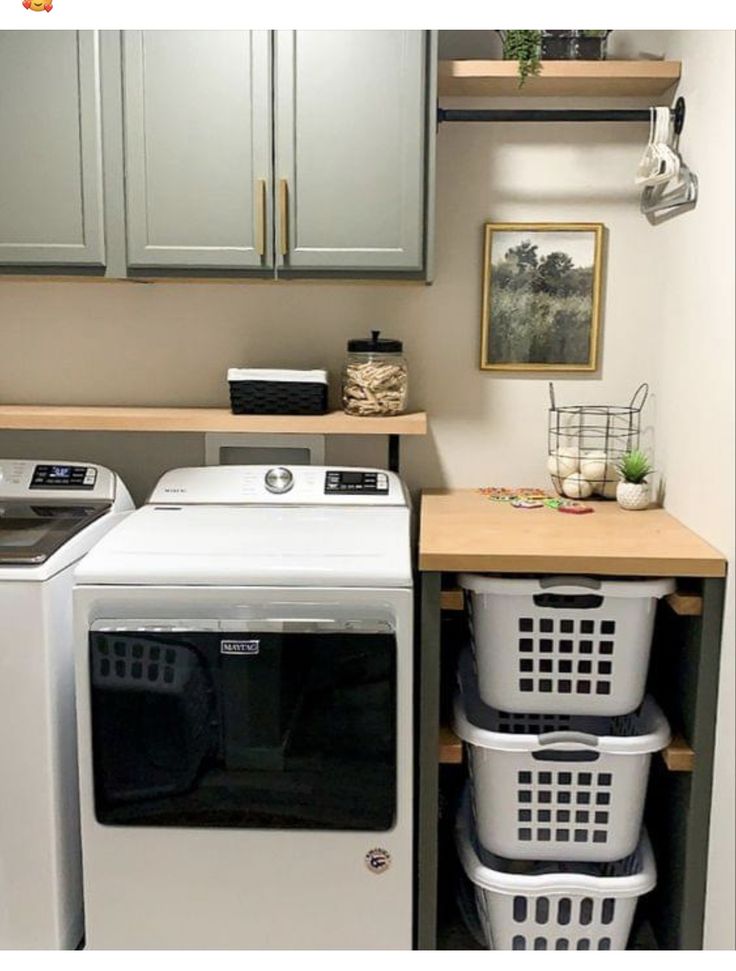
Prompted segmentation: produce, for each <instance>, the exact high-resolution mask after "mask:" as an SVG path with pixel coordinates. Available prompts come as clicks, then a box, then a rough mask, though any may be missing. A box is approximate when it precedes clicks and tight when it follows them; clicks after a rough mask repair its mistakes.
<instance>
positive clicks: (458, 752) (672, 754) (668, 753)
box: [439, 725, 695, 772]
mask: <svg viewBox="0 0 736 971" xmlns="http://www.w3.org/2000/svg"><path fill="white" fill-rule="evenodd" d="M662 759H663V760H664V764H665V765H666V766H667V768H668V769H669V771H670V772H692V771H693V768H694V766H695V752H693V750H692V749H691V748H690V746H689V745H688V743H687V742H686V741H685V739H684V738H683V737H682V736H681V735H675V736H674V738H673V739H672V741H671V742H670V743H669V745H668V746H667V747H666V748H664V749H662ZM439 761H440V763H441V764H442V765H460V764H461V763H462V761H463V743H462V742H461V741H460V739H459V738H458V737H457V735H456V734H455V733H454V732H453V730H452V729H451V728H449V727H448V726H447V725H443V726H442V727H441V728H440V738H439Z"/></svg>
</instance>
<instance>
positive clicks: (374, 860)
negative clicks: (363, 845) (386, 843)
mask: <svg viewBox="0 0 736 971" xmlns="http://www.w3.org/2000/svg"><path fill="white" fill-rule="evenodd" d="M364 859H365V865H366V866H367V867H368V869H369V870H370V871H371V873H385V872H386V870H388V868H389V867H390V866H391V854H390V853H389V851H388V850H384V849H383V848H382V847H380V846H376V847H375V848H374V849H372V850H368V852H367V853H366V855H365V857H364Z"/></svg>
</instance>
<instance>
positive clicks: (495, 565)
mask: <svg viewBox="0 0 736 971" xmlns="http://www.w3.org/2000/svg"><path fill="white" fill-rule="evenodd" d="M590 505H592V506H593V508H594V509H595V512H593V513H589V514H587V515H583V516H573V515H569V514H566V513H560V512H558V511H557V510H555V509H548V508H547V507H544V508H541V509H516V508H514V507H512V506H511V504H510V503H505V502H494V501H492V500H490V499H487V498H486V497H485V496H483V495H482V494H481V493H480V492H479V491H478V490H477V489H452V490H429V491H426V492H424V493H422V507H421V527H420V536H419V569H420V570H422V571H435V572H442V571H447V572H457V571H462V570H468V571H473V572H479V573H585V574H601V575H607V576H673V577H723V576H725V575H726V560H725V557H724V556H723V555H722V554H721V553H719V552H718V550H716V549H714V548H713V547H712V546H710V545H709V544H708V543H706V542H705V540H702V539H701V538H700V537H699V536H698V535H696V534H695V533H693V532H692V530H690V529H688V528H687V527H686V526H683V524H682V523H681V522H680V521H679V520H677V519H675V518H674V516H671V515H670V514H669V513H668V512H666V511H665V510H664V509H657V508H652V509H645V510H642V511H638V512H631V511H627V510H625V509H621V508H620V507H619V505H618V503H616V502H613V501H598V502H591V503H590Z"/></svg>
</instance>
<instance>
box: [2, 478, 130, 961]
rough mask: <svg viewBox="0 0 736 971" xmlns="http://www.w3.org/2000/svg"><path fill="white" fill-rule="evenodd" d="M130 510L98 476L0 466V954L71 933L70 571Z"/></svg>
mask: <svg viewBox="0 0 736 971" xmlns="http://www.w3.org/2000/svg"><path fill="white" fill-rule="evenodd" d="M132 509H133V503H132V501H131V499H130V496H129V495H128V492H127V490H126V488H125V486H124V485H123V484H122V482H121V481H120V479H119V478H118V477H117V476H116V475H115V474H114V473H113V472H111V471H110V470H109V469H105V468H102V467H101V466H98V465H83V464H80V463H65V462H51V461H44V462H29V461H25V460H21V459H0V780H1V781H0V785H1V786H2V791H1V792H0V950H2V949H11V948H12V949H16V948H17V949H27V948H42V949H52V948H74V947H76V946H77V945H78V944H79V942H80V940H81V938H82V934H83V926H82V877H81V859H80V846H79V808H78V794H77V758H76V720H75V714H74V651H73V644H72V586H73V583H72V574H73V568H74V565H75V564H76V563H77V562H78V561H79V560H80V559H81V557H82V556H83V555H84V554H85V553H86V552H87V551H88V550H89V549H90V548H91V547H92V546H93V545H94V544H95V543H96V542H97V540H98V539H99V538H100V537H101V536H102V535H103V534H104V533H106V532H107V531H108V530H109V529H110V528H111V527H112V526H113V525H114V524H115V523H116V522H118V521H119V520H120V519H121V517H122V516H123V515H125V514H126V513H128V512H130V511H131V510H132Z"/></svg>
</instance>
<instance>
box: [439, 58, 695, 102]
mask: <svg viewBox="0 0 736 971" xmlns="http://www.w3.org/2000/svg"><path fill="white" fill-rule="evenodd" d="M541 65H542V68H541V72H540V74H539V75H538V76H536V77H534V76H532V77H529V78H527V80H526V82H525V84H524V85H523V86H522V87H521V88H520V87H519V76H518V73H517V63H516V61H440V65H439V81H438V84H439V94H440V96H442V95H448V96H455V95H459V96H464V97H467V96H470V97H485V98H498V97H509V96H516V95H520V96H522V97H531V98H540V97H557V98H562V97H564V98H566V97H583V98H626V97H656V96H661V95H663V94H665V92H667V91H669V89H670V88H671V87H672V86H673V85H674V84H676V83H677V82H678V81H679V80H680V70H681V64H680V61H542V62H541Z"/></svg>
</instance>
